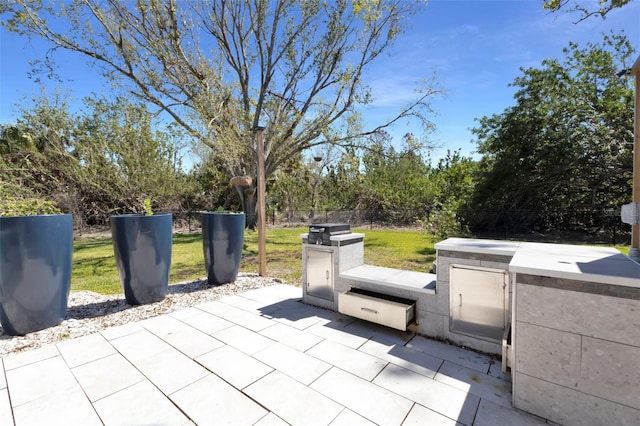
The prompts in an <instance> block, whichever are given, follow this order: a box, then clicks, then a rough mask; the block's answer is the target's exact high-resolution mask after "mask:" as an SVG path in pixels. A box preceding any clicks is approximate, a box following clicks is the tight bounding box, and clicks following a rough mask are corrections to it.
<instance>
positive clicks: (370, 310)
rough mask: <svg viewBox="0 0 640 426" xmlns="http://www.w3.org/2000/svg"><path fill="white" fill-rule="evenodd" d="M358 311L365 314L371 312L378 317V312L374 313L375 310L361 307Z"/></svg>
mask: <svg viewBox="0 0 640 426" xmlns="http://www.w3.org/2000/svg"><path fill="white" fill-rule="evenodd" d="M360 310H362V311H365V312H371V313H372V314H376V315H378V311H376V310H375V309H371V308H365V307H364V306H361V307H360Z"/></svg>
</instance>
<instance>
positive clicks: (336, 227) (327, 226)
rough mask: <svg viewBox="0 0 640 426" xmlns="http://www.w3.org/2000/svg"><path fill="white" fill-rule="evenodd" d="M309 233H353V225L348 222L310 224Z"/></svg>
mask: <svg viewBox="0 0 640 426" xmlns="http://www.w3.org/2000/svg"><path fill="white" fill-rule="evenodd" d="M309 233H314V234H329V235H341V234H349V233H351V225H349V224H348V223H315V224H313V225H311V226H309Z"/></svg>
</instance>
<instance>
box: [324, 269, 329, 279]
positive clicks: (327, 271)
mask: <svg viewBox="0 0 640 426" xmlns="http://www.w3.org/2000/svg"><path fill="white" fill-rule="evenodd" d="M324 272H325V275H326V277H327V279H329V270H328V269H327V270H326V271H324Z"/></svg>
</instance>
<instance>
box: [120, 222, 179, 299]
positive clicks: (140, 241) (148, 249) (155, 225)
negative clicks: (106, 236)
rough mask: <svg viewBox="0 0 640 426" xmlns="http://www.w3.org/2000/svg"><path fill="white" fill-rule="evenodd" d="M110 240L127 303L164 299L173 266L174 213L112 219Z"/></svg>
mask: <svg viewBox="0 0 640 426" xmlns="http://www.w3.org/2000/svg"><path fill="white" fill-rule="evenodd" d="M111 238H112V240H113V252H114V254H115V257H116V265H117V267H118V275H119V276H120V282H121V283H122V289H123V290H124V296H125V299H126V300H127V303H128V304H130V305H141V304H146V303H153V302H159V301H161V300H163V299H164V297H165V296H166V294H167V290H168V288H169V270H170V267H171V244H172V242H173V235H172V217H171V214H157V215H151V216H145V215H141V214H127V215H118V216H111Z"/></svg>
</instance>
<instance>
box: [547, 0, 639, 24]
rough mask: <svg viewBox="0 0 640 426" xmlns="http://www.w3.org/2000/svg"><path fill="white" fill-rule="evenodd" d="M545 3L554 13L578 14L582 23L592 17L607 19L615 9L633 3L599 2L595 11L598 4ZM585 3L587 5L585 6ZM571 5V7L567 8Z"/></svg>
mask: <svg viewBox="0 0 640 426" xmlns="http://www.w3.org/2000/svg"><path fill="white" fill-rule="evenodd" d="M542 1H544V8H545V9H547V10H550V11H552V12H557V11H559V10H562V11H564V12H567V13H578V14H579V15H581V17H580V19H579V20H578V22H580V21H584V20H585V19H587V18H590V17H592V16H599V17H600V18H602V19H605V17H606V16H607V14H608V13H609V12H611V11H612V10H614V9H618V8H620V7H623V6H625V5H627V4H629V3H630V2H631V0H598V2H597V5H596V6H595V9H594V8H593V7H594V5H595V3H596V2H584V1H577V0H575V1H574V2H573V3H571V4H570V1H569V0H542ZM585 3H587V4H586V5H585ZM567 5H569V6H567Z"/></svg>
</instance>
